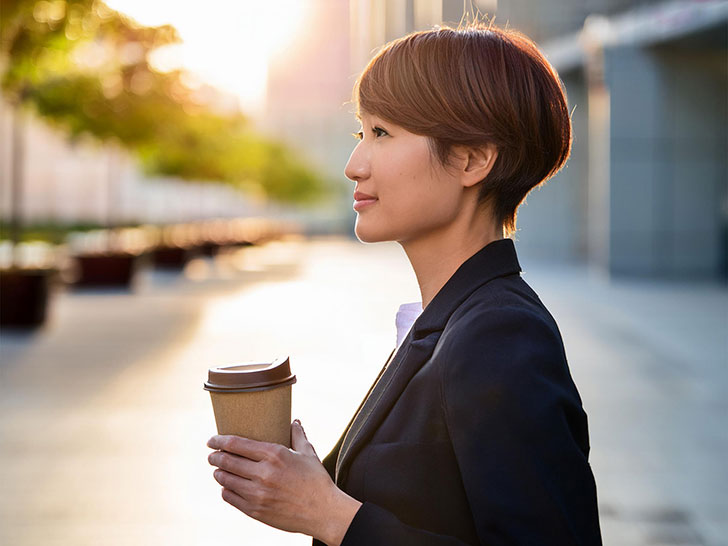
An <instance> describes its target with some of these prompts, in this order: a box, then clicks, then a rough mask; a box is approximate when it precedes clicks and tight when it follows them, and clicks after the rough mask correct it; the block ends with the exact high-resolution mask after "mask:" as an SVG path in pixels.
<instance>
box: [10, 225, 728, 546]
mask: <svg viewBox="0 0 728 546" xmlns="http://www.w3.org/2000/svg"><path fill="white" fill-rule="evenodd" d="M526 258H527V257H522V261H523V262H524V264H525V266H524V269H525V270H526V276H525V278H526V280H527V281H528V282H529V283H531V284H532V286H534V288H535V289H536V290H537V291H538V292H539V293H540V295H541V297H542V299H543V300H544V302H545V303H546V304H547V306H549V308H550V309H551V310H552V312H553V314H554V315H555V317H556V319H557V321H558V322H559V325H560V327H561V329H562V332H563V335H564V339H565V343H566V347H567V353H568V355H569V358H570V362H571V366H572V373H573V376H574V379H575V381H576V382H577V384H578V386H579V388H580V390H581V393H582V398H583V400H584V405H585V408H586V410H587V412H588V414H589V417H590V427H591V438H592V465H593V467H594V471H595V474H596V477H597V482H598V487H599V494H600V507H601V513H602V525H603V531H604V538H605V543H606V544H608V545H615V546H632V545H634V546H637V545H655V544H684V545H688V544H690V545H710V546H718V545H722V544H728V542H727V541H726V539H725V537H727V536H728V522H727V520H726V515H727V514H728V502H726V493H725V491H727V490H728V473H727V472H726V465H725V464H724V459H725V457H726V455H727V454H728V434H727V433H726V432H725V431H724V429H725V428H726V427H725V422H726V416H727V413H728V404H727V402H726V399H725V396H724V394H723V393H724V392H725V387H726V385H727V383H728V381H727V379H728V377H727V375H728V373H727V371H726V370H727V368H728V366H727V365H726V363H727V362H728V347H726V335H725V332H726V331H728V294H727V292H726V289H725V288H719V287H715V286H704V287H699V286H690V285H674V284H653V283H638V282H629V283H628V282H612V283H605V282H602V281H600V280H598V279H594V278H592V277H591V276H590V275H589V274H588V272H587V271H585V270H583V269H580V268H573V267H561V268H558V267H553V266H545V265H542V264H529V262H528V260H527V259H526ZM186 273H187V276H177V275H172V274H160V273H148V274H146V275H145V276H144V277H143V278H142V279H141V282H140V283H139V285H138V286H137V289H136V290H135V291H134V292H133V293H131V294H130V293H113V292H98V291H97V292H85V293H78V292H64V293H60V294H58V295H57V296H58V297H57V298H56V300H55V302H54V304H55V305H54V309H53V314H52V320H51V321H50V323H49V325H48V327H47V328H45V329H44V330H43V331H41V332H39V333H38V334H36V335H34V336H18V335H11V334H8V333H7V332H5V333H2V334H0V484H2V486H0V487H1V488H2V489H1V491H2V495H0V544H8V545H18V546H25V545H36V544H37V545H41V544H42V545H44V546H45V545H49V546H53V545H68V546H70V545H73V546H78V545H80V546H84V545H98V544H104V545H129V546H131V545H135V546H136V545H146V544H149V545H159V544H175V545H177V544H178V545H207V544H210V545H211V544H220V543H232V542H239V543H241V544H246V545H273V546H276V545H281V546H283V545H294V544H309V543H310V541H309V540H308V539H306V538H305V537H302V536H300V535H291V534H288V533H282V532H279V531H276V530H272V529H269V528H267V527H265V526H263V525H261V524H258V523H256V522H254V521H252V520H250V519H248V518H246V517H244V516H242V515H241V514H240V513H239V512H237V511H236V510H234V509H233V508H231V507H229V506H228V505H226V504H225V503H224V502H223V501H222V500H221V499H220V498H219V487H218V486H217V485H216V484H215V482H214V481H213V479H212V477H211V468H210V467H209V466H208V465H207V463H206V456H207V453H208V452H209V450H208V449H207V448H206V447H205V445H204V443H205V441H206V439H207V438H208V437H209V436H210V435H211V434H213V433H214V422H213V417H212V410H211V407H210V403H209V398H208V395H207V393H205V392H204V391H203V390H202V382H203V381H204V378H205V374H206V370H207V368H208V367H209V366H212V365H219V364H224V363H230V362H235V361H241V360H256V359H269V358H273V357H275V356H277V355H280V354H283V353H286V354H290V355H291V364H292V367H293V369H294V372H295V373H297V374H298V378H299V381H298V383H297V384H296V386H295V387H294V409H293V411H294V415H295V416H296V417H299V418H300V419H301V420H302V421H303V424H304V426H305V427H306V430H307V433H308V436H309V438H310V439H311V441H312V442H313V443H314V445H315V446H316V447H317V450H318V451H319V454H321V455H323V454H324V453H325V452H326V451H327V450H328V449H329V448H330V447H331V446H332V445H333V443H334V442H335V441H336V439H337V437H338V435H339V433H340V432H341V430H342V429H343V427H344V426H345V424H346V422H347V421H348V419H349V417H350V416H351V414H352V412H353V411H354V409H355V408H356V406H357V405H358V403H359V401H360V399H361V397H362V396H363V395H364V393H365V392H366V389H367V388H368V386H369V384H370V383H371V381H372V379H373V377H374V376H375V375H376V373H377V371H378V370H379V368H380V367H381V365H382V363H383V359H384V358H385V357H386V356H387V355H388V354H389V351H390V350H391V348H392V345H393V343H394V325H393V322H394V319H393V317H394V313H395V311H396V309H397V307H398V305H399V304H400V303H402V302H404V301H416V300H417V299H419V294H418V291H417V286H416V284H415V281H414V277H413V275H412V273H411V271H410V270H409V265H408V263H407V261H406V259H405V258H404V255H403V253H402V252H401V250H400V249H399V247H398V246H397V245H394V244H383V245H361V244H359V243H356V242H354V241H349V240H346V239H322V240H316V241H314V242H311V243H304V242H300V241H289V242H286V243H276V244H271V245H268V246H266V247H263V248H251V249H245V250H243V251H241V252H239V253H236V254H230V255H228V256H225V257H223V258H221V259H218V260H215V261H212V260H207V261H202V260H200V261H196V262H195V263H193V264H191V266H190V267H188V269H187V271H186Z"/></svg>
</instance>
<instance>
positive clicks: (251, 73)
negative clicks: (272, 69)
mask: <svg viewBox="0 0 728 546" xmlns="http://www.w3.org/2000/svg"><path fill="white" fill-rule="evenodd" d="M107 4H108V5H109V6H110V7H111V8H113V9H115V10H117V11H120V12H122V13H125V14H126V15H128V16H129V17H131V18H133V19H135V20H137V21H138V22H139V23H141V24H143V25H149V26H154V25H162V24H171V25H173V26H174V27H175V28H176V29H177V31H178V32H179V35H180V37H181V39H182V43H181V44H175V45H170V46H166V47H163V48H160V49H159V50H158V51H156V52H155V54H154V55H153V57H152V59H151V62H152V65H153V66H154V68H156V69H158V70H161V71H168V70H173V69H176V68H184V69H187V70H190V71H191V72H193V73H195V74H196V75H197V76H198V77H199V78H200V80H201V81H203V82H205V83H208V84H210V85H213V86H215V87H218V88H220V89H222V90H225V91H227V92H229V93H232V94H234V95H236V96H238V97H239V99H240V104H241V107H242V108H243V109H244V110H245V111H251V110H255V111H257V110H260V109H261V108H262V107H263V101H264V98H265V85H266V78H267V74H268V63H269V62H270V59H271V58H272V57H273V56H274V55H276V54H278V53H280V52H281V51H283V50H284V49H285V48H286V47H287V46H289V45H290V44H291V42H292V40H293V38H294V37H295V35H296V33H297V32H299V31H300V30H301V29H302V28H303V26H304V25H305V19H306V17H307V3H306V2H305V0H276V1H275V2H261V1H259V0H238V1H236V2H230V1H229V0H207V1H206V2H205V3H204V8H201V7H200V4H199V3H197V2H179V1H174V0H156V1H154V2H150V1H149V0H107Z"/></svg>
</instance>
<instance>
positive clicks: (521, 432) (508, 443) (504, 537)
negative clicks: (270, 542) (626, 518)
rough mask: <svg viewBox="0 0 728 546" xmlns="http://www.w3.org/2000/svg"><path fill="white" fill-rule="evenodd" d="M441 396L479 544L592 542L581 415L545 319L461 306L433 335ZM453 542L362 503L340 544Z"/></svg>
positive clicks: (595, 524)
mask: <svg viewBox="0 0 728 546" xmlns="http://www.w3.org/2000/svg"><path fill="white" fill-rule="evenodd" d="M433 358H437V359H439V360H440V365H441V370H442V379H441V397H442V400H441V403H442V404H443V407H444V410H445V415H446V423H447V427H448V430H449V433H450V439H451V442H452V446H453V450H454V453H455V457H456V460H457V463H458V467H459V469H460V474H461V478H462V482H463V485H464V488H465V491H466V495H467V498H468V502H469V505H470V509H471V512H472V517H473V521H474V522H475V526H476V530H477V534H478V539H479V543H480V544H483V545H505V544H508V545H514V544H527V545H547V544H548V545H552V544H553V545H559V546H565V545H572V544H574V545H576V544H579V545H600V544H601V534H600V531H599V521H598V515H597V506H596V486H595V484H594V478H593V475H592V472H591V468H590V467H589V463H588V450H589V446H588V433H587V423H586V415H585V414H584V412H583V410H582V408H581V401H580V399H579V395H578V393H577V391H576V388H575V387H574V385H573V382H572V380H571V377H570V375H569V371H568V367H567V364H566V358H565V355H564V350H563V343H562V341H561V337H560V334H559V332H558V329H557V328H556V325H555V323H553V322H552V321H548V320H547V319H546V318H544V317H543V316H541V315H540V314H537V313H535V312H533V311H531V310H528V309H522V308H505V309H504V308H499V309H498V310H497V311H493V310H490V311H485V312H482V313H477V312H475V313H474V312H471V313H468V314H466V316H465V317H464V318H462V319H461V321H460V324H459V325H458V327H457V329H456V331H455V329H453V331H451V332H450V333H447V332H445V333H443V339H441V347H440V350H439V351H436V353H435V355H433ZM360 544H361V545H364V544H380V545H383V546H387V545H395V544H396V545H402V544H421V545H425V546H427V545H431V546H446V545H448V546H450V545H460V544H463V543H462V542H460V541H458V540H457V539H455V538H454V537H449V536H441V535H435V534H433V533H429V532H426V531H424V530H421V529H414V528H412V527H409V526H407V525H405V524H403V523H402V522H400V521H399V520H398V519H397V518H396V517H395V515H394V514H392V513H390V512H388V511H386V510H384V509H383V508H381V507H378V506H375V505H372V504H371V503H366V502H365V503H364V504H363V505H362V507H361V508H360V510H359V512H358V513H357V515H356V516H355V518H354V520H353V521H352V523H351V525H350V527H349V530H348V532H347V534H346V536H345V538H344V541H343V542H342V546H353V545H360Z"/></svg>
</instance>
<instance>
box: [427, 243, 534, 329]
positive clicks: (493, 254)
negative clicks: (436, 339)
mask: <svg viewBox="0 0 728 546" xmlns="http://www.w3.org/2000/svg"><path fill="white" fill-rule="evenodd" d="M520 271H521V266H520V265H519V263H518V257H517V256H516V248H515V245H514V244H513V241H512V240H511V239H499V240H497V241H493V242H492V243H489V244H488V245H486V246H484V247H483V248H482V249H480V250H479V251H478V252H476V253H475V254H473V255H472V256H471V257H470V258H468V259H467V260H465V262H463V264H462V265H461V266H460V267H459V268H458V269H457V271H455V273H454V274H453V276H452V277H450V279H449V280H448V281H447V282H446V283H445V285H444V286H443V287H442V288H441V289H440V291H439V292H438V293H437V294H436V295H435V297H434V298H433V299H432V301H431V302H430V303H429V305H428V306H427V307H426V308H425V310H424V311H423V312H422V314H421V315H420V316H419V317H418V318H417V320H416V321H415V323H414V325H413V330H414V339H420V338H422V337H424V336H426V335H428V334H429V333H431V332H436V331H440V330H442V329H443V328H445V324H447V321H448V320H449V319H450V315H452V314H453V312H454V311H455V309H457V308H458V307H459V306H460V304H461V303H463V302H464V301H465V300H466V299H467V298H468V296H470V294H472V293H473V292H474V291H475V290H477V289H478V288H480V287H481V286H482V285H484V284H485V283H487V282H489V281H492V280H493V279H495V278H498V277H505V276H507V275H512V274H514V273H520Z"/></svg>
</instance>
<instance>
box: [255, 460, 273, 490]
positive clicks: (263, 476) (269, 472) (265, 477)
mask: <svg viewBox="0 0 728 546" xmlns="http://www.w3.org/2000/svg"><path fill="white" fill-rule="evenodd" d="M275 476H276V471H275V469H274V468H273V467H271V466H268V465H266V466H264V467H263V468H262V469H261V471H260V474H259V475H258V481H259V482H260V484H261V485H264V486H266V487H269V486H271V485H272V484H273V482H274V480H275Z"/></svg>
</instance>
